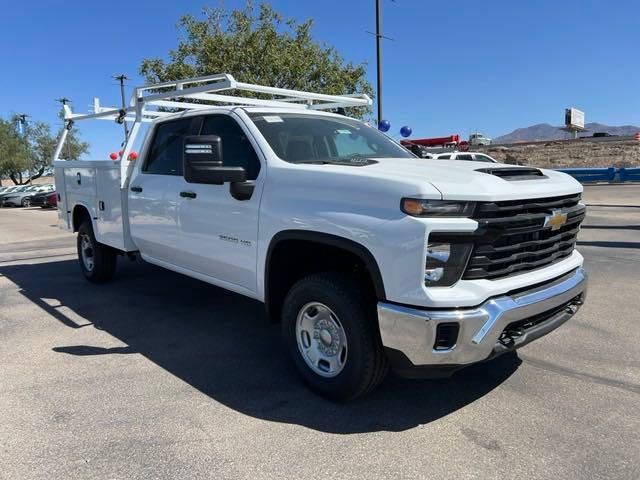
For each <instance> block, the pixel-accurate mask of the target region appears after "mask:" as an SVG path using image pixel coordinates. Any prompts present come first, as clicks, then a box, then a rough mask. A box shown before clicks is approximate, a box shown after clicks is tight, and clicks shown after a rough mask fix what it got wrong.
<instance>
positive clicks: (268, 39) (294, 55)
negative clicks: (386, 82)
mask: <svg viewBox="0 0 640 480" xmlns="http://www.w3.org/2000/svg"><path fill="white" fill-rule="evenodd" d="M312 25H313V20H312V19H307V20H305V21H304V22H302V23H299V22H297V21H295V20H291V19H284V17H283V16H282V15H281V14H279V13H278V12H276V11H274V10H273V8H272V7H271V6H270V5H269V4H267V3H264V2H263V3H260V4H259V5H258V7H257V8H256V7H255V6H254V4H253V2H252V1H248V2H247V5H246V6H245V7H244V8H242V9H235V10H231V11H226V10H225V9H224V8H205V9H204V10H203V15H202V18H195V17H193V16H191V15H186V16H183V17H181V18H180V20H179V22H178V28H179V30H180V31H181V32H182V34H183V35H182V36H181V38H180V39H179V41H178V46H177V48H176V49H175V50H171V51H170V52H169V59H168V61H165V60H162V59H159V58H148V59H144V60H143V61H142V63H141V65H140V74H141V75H143V76H144V77H145V78H146V79H147V80H148V81H149V82H152V83H155V82H164V81H169V80H177V79H180V78H187V77H196V76H202V75H210V74H215V73H230V74H231V75H233V76H234V78H235V79H236V80H238V81H241V82H247V83H256V84H262V85H269V86H274V87H280V88H290V89H295V90H308V91H317V92H321V93H327V94H333V95H338V94H348V93H366V94H368V95H372V94H373V89H372V88H371V85H370V84H369V82H368V81H367V80H366V78H365V74H366V68H365V67H366V64H353V63H352V62H345V60H344V59H343V58H342V57H341V56H340V55H339V54H338V52H337V50H336V49H335V48H334V47H331V46H329V45H327V44H324V43H318V42H315V41H314V40H313V39H312V37H311V27H312ZM368 111H369V109H365V108H354V109H351V110H350V112H349V113H350V114H351V115H355V116H363V115H365V114H366V113H368Z"/></svg>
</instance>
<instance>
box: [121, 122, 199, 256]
mask: <svg viewBox="0 0 640 480" xmlns="http://www.w3.org/2000/svg"><path fill="white" fill-rule="evenodd" d="M200 122H201V118H200V117H186V118H179V119H176V120H170V121H166V122H162V123H159V124H158V125H156V127H155V129H154V132H153V138H152V140H151V144H150V147H149V148H148V149H147V152H146V155H145V158H144V159H143V163H142V165H141V167H140V170H139V171H137V174H136V175H135V176H134V177H133V178H132V179H131V181H130V182H129V192H128V200H129V203H128V205H129V222H130V225H131V237H132V238H133V240H134V242H135V243H136V245H137V247H138V248H139V249H140V251H141V253H142V254H143V256H147V257H151V258H152V259H156V260H161V261H163V262H167V263H170V264H173V265H178V266H183V265H180V261H179V258H178V255H177V254H178V252H179V249H181V248H182V246H181V237H180V231H179V228H178V198H179V197H178V193H179V191H180V188H181V186H182V183H183V180H182V144H183V139H184V137H185V136H186V135H190V134H192V133H194V132H197V131H198V130H199V128H200Z"/></svg>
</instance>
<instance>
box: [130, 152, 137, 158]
mask: <svg viewBox="0 0 640 480" xmlns="http://www.w3.org/2000/svg"><path fill="white" fill-rule="evenodd" d="M128 158H129V160H135V159H136V158H138V154H137V153H136V152H131V153H130V154H129V157H128Z"/></svg>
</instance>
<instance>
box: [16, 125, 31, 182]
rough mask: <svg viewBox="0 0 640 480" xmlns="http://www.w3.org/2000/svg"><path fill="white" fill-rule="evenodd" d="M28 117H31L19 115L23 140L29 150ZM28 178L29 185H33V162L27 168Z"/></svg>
mask: <svg viewBox="0 0 640 480" xmlns="http://www.w3.org/2000/svg"><path fill="white" fill-rule="evenodd" d="M27 117H30V115H27V114H26V113H20V114H19V115H18V123H20V126H21V128H22V140H23V141H24V144H25V147H26V148H27V150H28V149H29V140H28V139H27V126H28V125H27ZM27 177H28V180H27V182H28V183H29V185H31V162H29V166H28V167H27ZM20 182H22V173H21V174H20Z"/></svg>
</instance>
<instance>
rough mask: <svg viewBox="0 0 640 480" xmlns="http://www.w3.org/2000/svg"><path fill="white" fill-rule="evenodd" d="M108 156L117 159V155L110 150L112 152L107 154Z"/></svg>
mask: <svg viewBox="0 0 640 480" xmlns="http://www.w3.org/2000/svg"><path fill="white" fill-rule="evenodd" d="M109 158H110V159H111V160H117V159H118V155H117V154H115V153H113V152H112V153H111V154H110V155H109Z"/></svg>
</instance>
